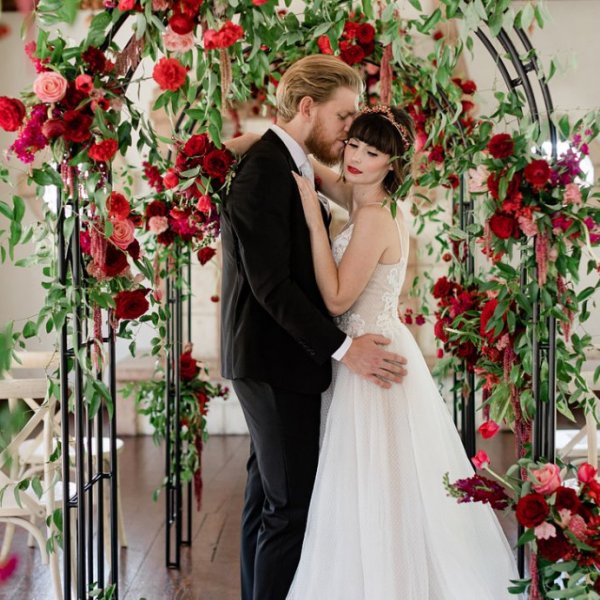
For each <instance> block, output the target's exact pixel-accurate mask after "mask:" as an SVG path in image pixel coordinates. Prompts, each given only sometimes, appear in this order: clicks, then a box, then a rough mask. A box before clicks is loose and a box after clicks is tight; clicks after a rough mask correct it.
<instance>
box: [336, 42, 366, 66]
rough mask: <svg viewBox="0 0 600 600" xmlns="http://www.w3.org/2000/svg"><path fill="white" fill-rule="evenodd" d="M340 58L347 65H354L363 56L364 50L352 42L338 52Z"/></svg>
mask: <svg viewBox="0 0 600 600" xmlns="http://www.w3.org/2000/svg"><path fill="white" fill-rule="evenodd" d="M340 56H341V58H342V60H343V61H344V62H345V63H346V64H348V65H356V64H358V63H360V62H362V61H363V60H364V58H365V51H364V50H363V49H362V48H361V47H360V46H359V45H358V44H352V45H351V46H348V47H347V48H346V49H345V50H342V51H341V53H340Z"/></svg>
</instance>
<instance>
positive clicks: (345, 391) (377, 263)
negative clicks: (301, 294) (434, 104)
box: [288, 107, 518, 600]
mask: <svg viewBox="0 0 600 600" xmlns="http://www.w3.org/2000/svg"><path fill="white" fill-rule="evenodd" d="M412 142H413V128H412V123H411V120H410V117H409V116H408V115H407V114H406V113H405V112H404V111H402V110H399V109H396V108H388V107H376V108H367V109H365V110H363V111H362V112H361V113H360V114H359V115H358V116H357V118H356V119H355V121H354V122H353V125H352V127H351V129H350V131H349V134H348V140H347V143H346V148H345V151H344V155H343V175H342V178H341V179H340V177H339V175H338V174H337V173H335V172H334V171H332V170H330V169H328V168H326V167H324V166H322V165H320V164H319V163H316V162H315V163H314V168H315V173H316V175H317V176H318V177H319V178H320V179H321V181H322V189H323V192H324V194H325V195H326V196H328V197H329V198H331V199H332V200H333V201H334V202H336V203H337V204H339V205H341V206H342V207H344V208H346V209H347V210H348V213H349V219H348V222H347V224H346V226H345V227H344V229H343V231H342V232H341V233H340V234H339V235H338V236H337V237H336V238H335V239H334V240H333V245H332V247H330V242H329V238H328V234H327V231H326V228H325V225H324V223H323V219H322V216H321V212H320V208H319V200H318V198H317V194H316V192H315V191H314V189H313V187H312V186H311V185H310V183H309V182H308V180H306V179H304V178H302V177H300V176H297V175H295V177H296V180H297V183H298V187H299V190H300V195H301V198H302V203H303V208H304V212H305V217H306V222H307V225H308V228H309V231H310V241H311V248H312V256H313V263H314V269H315V273H316V277H317V283H318V285H319V289H320V291H321V294H322V296H323V299H324V301H325V304H326V305H327V308H328V309H329V311H330V312H331V314H332V315H335V322H336V324H337V326H338V327H339V328H340V329H342V330H343V331H344V332H346V333H347V334H348V335H350V336H352V337H354V336H359V335H362V334H363V333H376V334H381V335H385V336H386V337H388V338H390V339H391V340H392V343H391V344H390V350H391V351H393V352H397V353H399V354H401V355H403V356H405V357H407V359H408V364H407V371H408V375H407V376H406V377H405V378H404V380H403V382H402V383H401V384H396V385H393V386H392V387H391V388H390V389H383V388H380V387H378V386H374V385H373V384H371V383H369V382H367V381H365V380H364V379H362V378H360V377H359V376H357V375H355V374H353V373H352V372H351V371H350V370H348V369H347V368H346V367H345V366H344V365H343V364H341V363H337V362H336V361H334V365H333V368H334V374H333V380H332V383H331V386H330V388H329V390H328V391H327V392H326V393H325V394H324V397H323V409H322V427H323V425H324V432H322V433H323V438H322V446H321V451H320V457H319V467H318V472H317V478H316V482H315V487H314V492H313V496H312V499H311V505H310V511H309V516H308V526H307V529H306V535H305V538H304V543H303V547H302V555H301V558H300V564H299V566H298V570H297V572H296V575H295V578H294V581H293V583H292V586H291V589H290V591H289V594H288V600H487V599H494V600H495V599H501V598H502V599H507V598H514V596H511V595H510V594H509V593H508V591H507V587H508V586H509V585H510V581H509V580H510V579H511V578H512V579H515V578H517V577H518V575H517V571H516V569H515V565H514V558H513V554H512V551H511V549H510V547H509V545H508V543H507V541H506V539H505V537H504V534H503V532H502V530H501V528H500V525H499V523H498V521H497V519H496V516H495V515H494V513H493V511H492V509H491V508H490V507H489V506H487V505H474V504H473V505H469V506H464V505H458V504H456V501H455V500H454V499H451V498H449V497H447V496H446V494H445V490H444V487H443V485H442V478H443V475H444V473H446V472H447V471H450V472H451V473H452V476H453V477H457V478H458V477H468V476H470V475H472V467H471V465H470V464H469V460H468V459H467V456H466V455H465V452H464V450H463V447H462V444H461V441H460V438H459V436H458V433H457V431H456V429H455V427H454V424H453V422H452V420H451V418H450V415H449V412H448V410H447V408H446V406H445V404H444V402H443V400H442V398H441V397H440V395H439V394H438V391H437V388H436V385H435V383H434V381H433V380H432V378H431V376H430V373H429V370H428V368H427V365H426V363H425V360H424V358H423V356H422V354H421V352H420V350H419V348H418V346H417V344H416V342H415V340H414V339H413V337H412V335H411V334H410V332H409V331H408V329H407V328H406V327H405V326H404V324H403V323H402V322H401V321H400V320H399V318H398V297H399V294H400V290H401V287H402V284H403V281H404V278H405V274H406V265H407V259H408V248H409V236H408V231H407V228H406V225H405V224H404V223H403V222H402V219H401V218H397V219H394V218H393V217H392V215H391V212H390V210H389V207H386V206H385V205H384V204H385V202H386V201H387V200H389V197H390V195H392V194H394V193H395V192H396V191H397V190H398V188H399V187H400V185H401V183H402V180H403V176H404V173H405V171H406V170H407V169H408V166H409V157H408V156H409V151H410V148H411V146H412Z"/></svg>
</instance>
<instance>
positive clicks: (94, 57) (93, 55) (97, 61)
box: [81, 46, 106, 73]
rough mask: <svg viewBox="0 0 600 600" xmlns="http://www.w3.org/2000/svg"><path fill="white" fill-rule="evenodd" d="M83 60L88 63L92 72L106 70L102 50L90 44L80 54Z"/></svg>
mask: <svg viewBox="0 0 600 600" xmlns="http://www.w3.org/2000/svg"><path fill="white" fill-rule="evenodd" d="M81 58H82V60H83V62H85V63H87V64H88V67H89V70H90V71H91V72H92V73H104V71H105V70H106V56H104V52H102V50H99V49H98V48H94V46H90V47H89V48H88V49H87V50H86V51H85V52H84V53H83V54H82V55H81Z"/></svg>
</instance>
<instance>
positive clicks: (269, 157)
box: [243, 131, 291, 169]
mask: <svg viewBox="0 0 600 600" xmlns="http://www.w3.org/2000/svg"><path fill="white" fill-rule="evenodd" d="M290 160H291V156H290V154H289V152H288V151H287V149H286V147H285V144H284V143H283V142H282V141H281V139H280V138H279V137H278V136H277V135H276V134H275V133H273V132H272V131H267V132H266V133H265V134H264V135H263V136H262V137H261V138H260V139H259V140H258V141H257V142H256V143H255V144H254V145H253V146H252V147H251V148H250V150H249V151H248V152H247V154H246V155H245V157H244V161H243V162H244V163H250V164H252V165H253V166H261V165H262V166H263V167H264V168H268V169H272V168H277V166H280V167H283V166H286V165H288V164H289V162H290Z"/></svg>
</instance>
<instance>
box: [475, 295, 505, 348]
mask: <svg viewBox="0 0 600 600" xmlns="http://www.w3.org/2000/svg"><path fill="white" fill-rule="evenodd" d="M497 306H498V300H496V298H491V299H490V300H488V301H487V302H486V303H485V304H484V305H483V308H482V309H481V322H480V324H479V333H480V334H481V336H483V337H485V338H487V341H488V342H489V343H490V344H492V343H493V342H494V341H495V340H496V339H497V338H498V337H500V334H501V333H502V332H500V334H498V336H496V335H494V328H492V330H491V331H488V323H489V322H490V319H491V318H492V317H493V316H494V312H495V311H496V307H497Z"/></svg>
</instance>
